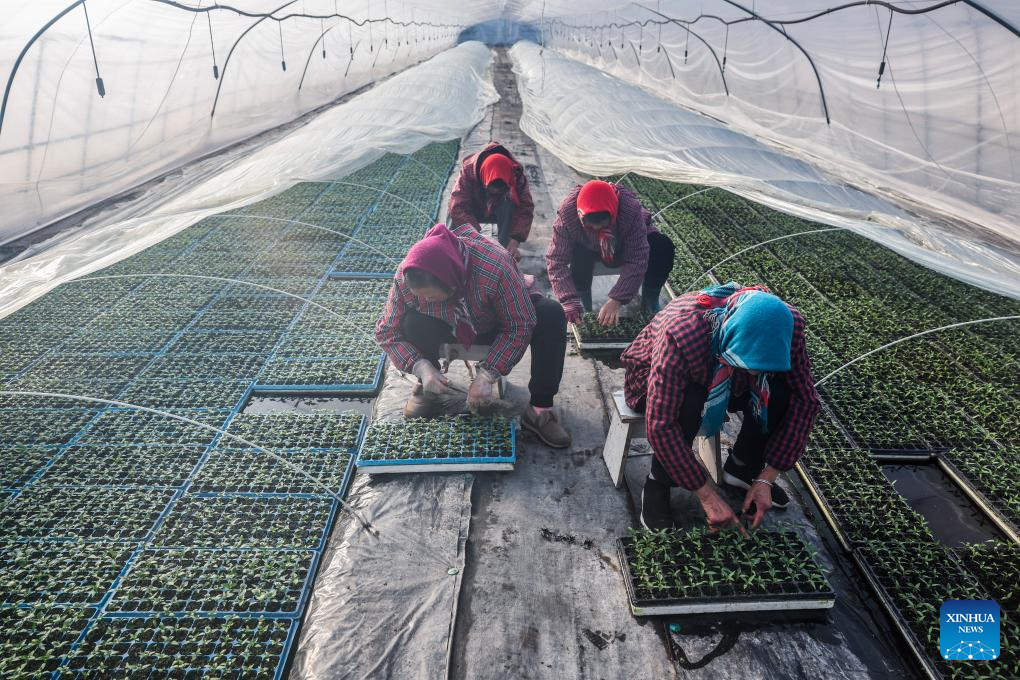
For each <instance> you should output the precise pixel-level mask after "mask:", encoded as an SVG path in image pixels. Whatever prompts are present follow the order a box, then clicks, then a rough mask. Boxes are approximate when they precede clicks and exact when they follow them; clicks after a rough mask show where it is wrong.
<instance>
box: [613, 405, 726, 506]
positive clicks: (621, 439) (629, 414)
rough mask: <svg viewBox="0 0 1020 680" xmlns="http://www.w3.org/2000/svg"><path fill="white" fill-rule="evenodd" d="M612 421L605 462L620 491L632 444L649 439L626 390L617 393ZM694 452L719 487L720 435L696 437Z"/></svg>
mask: <svg viewBox="0 0 1020 680" xmlns="http://www.w3.org/2000/svg"><path fill="white" fill-rule="evenodd" d="M609 418H610V422H609V434H608V435H606V444H605V446H603V447H602V459H603V460H604V461H605V462H606V467H607V468H608V469H609V477H610V478H611V479H612V480H613V484H614V485H615V486H616V488H617V489H619V488H620V486H621V485H622V484H623V466H624V465H625V464H626V462H627V454H628V453H629V452H630V442H631V440H632V439H634V438H635V437H644V436H647V432H646V430H645V417H644V415H642V414H640V413H638V412H637V411H634V410H632V409H631V408H630V407H629V406H627V402H626V400H625V399H624V397H623V390H617V391H616V392H613V408H611V409H609ZM693 448H694V451H695V452H696V453H697V454H698V458H699V459H700V461H701V464H702V465H703V466H704V467H705V470H706V471H707V472H708V474H709V475H711V477H712V480H713V481H714V482H716V483H719V479H720V475H721V471H722V450H721V448H720V446H719V437H718V435H717V436H714V437H708V438H706V437H695V439H694V447H693Z"/></svg>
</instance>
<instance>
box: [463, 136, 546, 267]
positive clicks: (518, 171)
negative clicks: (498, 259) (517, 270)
mask: <svg viewBox="0 0 1020 680" xmlns="http://www.w3.org/2000/svg"><path fill="white" fill-rule="evenodd" d="M449 213H450V218H449V222H450V224H456V225H461V224H470V225H472V226H474V228H475V229H477V230H478V231H481V230H482V225H481V223H482V222H490V223H491V222H495V223H496V233H497V235H498V238H499V243H500V245H501V246H503V247H504V248H506V249H507V250H508V251H510V254H511V255H513V256H514V259H515V260H519V259H520V258H521V254H520V250H519V249H518V248H519V246H520V245H521V244H522V243H524V242H525V241H527V240H528V235H529V234H530V233H531V221H532V218H533V217H534V214H535V203H534V201H532V200H531V191H530V190H529V189H528V178H527V176H526V175H525V174H524V168H522V167H521V164H520V163H518V162H517V161H516V160H514V157H513V155H511V153H510V152H509V151H508V150H507V149H506V147H505V146H503V145H502V144H500V143H498V142H491V143H490V144H489V145H488V146H487V147H485V148H484V149H482V150H481V151H479V152H478V153H476V154H475V155H473V156H468V157H467V158H465V159H464V162H463V164H462V165H461V169H460V177H458V178H457V184H456V185H455V186H454V187H453V193H451V194H450V210H449Z"/></svg>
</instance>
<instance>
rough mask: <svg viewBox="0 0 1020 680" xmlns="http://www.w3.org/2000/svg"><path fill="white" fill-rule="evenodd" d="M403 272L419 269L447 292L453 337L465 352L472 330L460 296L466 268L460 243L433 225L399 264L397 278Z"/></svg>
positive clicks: (465, 278) (464, 291)
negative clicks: (453, 326)
mask: <svg viewBox="0 0 1020 680" xmlns="http://www.w3.org/2000/svg"><path fill="white" fill-rule="evenodd" d="M405 269H421V270H422V271H426V272H428V273H429V274H432V276H434V277H436V278H437V279H439V280H440V281H442V282H443V285H444V286H446V287H447V288H449V289H450V291H451V293H452V294H451V296H450V303H451V304H452V306H453V311H454V315H455V317H456V318H455V321H454V325H455V329H454V334H455V335H456V336H457V342H459V343H460V344H462V345H464V346H465V347H467V348H468V349H470V348H471V344H472V343H473V342H474V341H475V335H476V332H475V327H474V324H472V322H471V314H470V312H469V311H468V308H467V303H466V301H465V299H464V295H465V293H466V292H467V282H468V267H467V262H466V260H465V257H464V252H463V251H462V250H461V244H460V239H458V238H457V237H456V236H455V235H454V234H453V232H452V231H450V230H449V229H447V228H446V225H445V224H437V225H435V226H434V227H432V228H431V229H429V230H428V231H427V232H426V233H425V237H424V238H423V239H422V240H420V241H418V242H417V243H415V244H414V245H413V246H411V249H410V250H408V251H407V256H406V257H405V258H404V261H403V262H401V263H400V269H399V272H400V275H403V273H404V270H405Z"/></svg>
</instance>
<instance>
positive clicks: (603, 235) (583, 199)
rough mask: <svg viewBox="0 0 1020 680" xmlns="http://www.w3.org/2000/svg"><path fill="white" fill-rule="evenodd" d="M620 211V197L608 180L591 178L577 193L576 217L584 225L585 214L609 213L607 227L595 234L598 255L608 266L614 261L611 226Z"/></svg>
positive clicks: (614, 249)
mask: <svg viewBox="0 0 1020 680" xmlns="http://www.w3.org/2000/svg"><path fill="white" fill-rule="evenodd" d="M619 211H620V197H619V196H618V195H617V194H616V187H615V186H614V185H612V184H610V183H609V182H603V181H602V180H599V179H593V180H592V181H590V182H588V183H586V184H585V185H584V186H583V187H581V191H579V192H578V194H577V219H579V220H580V221H581V224H582V226H583V225H584V218H585V216H586V215H592V214H594V213H602V212H607V213H609V227H608V228H606V229H599V230H598V233H596V234H595V237H596V239H597V240H598V244H599V256H600V257H601V258H602V261H603V262H604V263H606V264H607V265H609V266H614V265H615V263H616V236H615V234H613V227H614V226H615V225H616V215H617V213H618V212H619Z"/></svg>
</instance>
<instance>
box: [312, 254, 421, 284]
mask: <svg viewBox="0 0 1020 680" xmlns="http://www.w3.org/2000/svg"><path fill="white" fill-rule="evenodd" d="M405 253H406V251H405ZM405 253H400V254H397V253H392V254H390V253H387V254H385V255H383V254H380V253H376V252H375V251H374V250H372V251H367V250H365V251H362V252H351V253H349V254H347V253H345V254H344V255H342V256H341V257H340V258H339V259H337V261H336V263H335V264H334V265H333V268H332V269H331V270H330V272H329V277H330V278H331V279H335V280H344V279H354V280H357V279H392V278H393V273H394V272H395V271H396V270H397V266H398V265H399V264H400V260H401V259H403V256H404V254H405Z"/></svg>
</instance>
